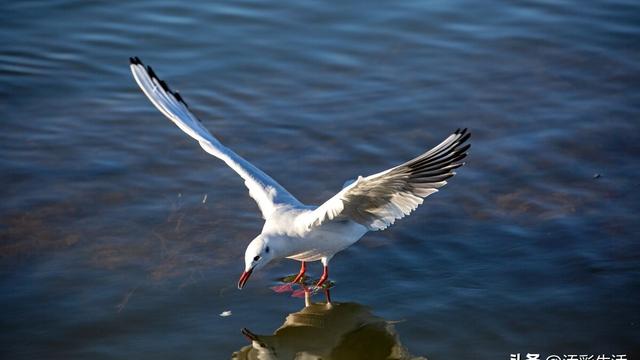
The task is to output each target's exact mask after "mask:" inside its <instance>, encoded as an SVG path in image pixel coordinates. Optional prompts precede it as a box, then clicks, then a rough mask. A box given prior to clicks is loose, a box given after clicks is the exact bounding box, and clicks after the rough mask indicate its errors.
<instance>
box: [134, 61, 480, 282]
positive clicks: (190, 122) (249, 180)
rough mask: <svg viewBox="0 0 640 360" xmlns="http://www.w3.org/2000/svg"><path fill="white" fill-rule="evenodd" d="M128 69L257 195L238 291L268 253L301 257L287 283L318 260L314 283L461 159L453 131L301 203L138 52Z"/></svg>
mask: <svg viewBox="0 0 640 360" xmlns="http://www.w3.org/2000/svg"><path fill="white" fill-rule="evenodd" d="M129 60H130V68H131V72H132V73H133V77H134V79H135V81H136V82H137V83H138V85H139V86H140V88H141V89H142V91H143V92H144V93H145V95H147V97H148V98H149V100H151V103H153V105H155V107H156V108H157V109H158V110H160V112H162V113H163V114H164V115H165V116H166V117H168V118H169V120H171V121H173V122H174V123H175V124H176V125H177V126H178V127H179V128H180V129H181V130H182V131H184V132H185V133H186V134H187V135H189V136H190V137H192V138H193V139H195V140H196V141H198V143H199V144H200V146H201V147H202V148H203V149H204V151H206V152H207V153H209V154H211V155H213V156H215V157H217V158H218V159H220V160H222V161H224V162H225V163H226V164H227V165H228V166H229V167H230V168H231V169H233V170H234V171H235V172H236V173H238V175H240V177H241V178H242V179H243V180H244V184H245V186H246V187H247V188H248V189H249V195H250V196H251V197H252V198H253V199H254V200H255V201H256V203H257V204H258V207H259V208H260V212H261V213H262V217H263V218H264V226H263V228H262V232H261V233H260V234H259V235H258V236H256V237H255V238H254V239H253V240H252V241H251V242H250V243H249V245H248V246H247V249H246V251H245V255H244V262H245V266H244V271H243V272H242V275H241V276H240V279H239V280H238V289H242V288H243V287H244V286H245V284H246V283H247V280H249V277H250V276H251V274H252V273H253V272H255V271H257V270H259V269H260V268H262V267H264V266H265V265H266V264H268V263H269V262H271V261H272V260H275V259H282V258H287V259H293V260H297V261H300V263H301V264H300V271H299V273H298V275H297V276H296V277H295V278H294V279H293V281H292V282H291V283H292V284H293V283H296V282H299V281H300V280H302V279H303V278H304V275H305V272H306V264H307V262H312V261H318V260H319V261H320V262H321V263H322V266H323V272H322V276H321V277H320V279H319V280H318V282H317V283H316V284H315V289H319V288H320V287H321V286H322V285H323V284H324V283H325V281H326V280H327V278H328V276H329V261H330V260H331V258H333V256H334V255H335V254H336V253H338V252H340V251H342V250H344V249H346V248H347V247H349V246H351V245H353V244H354V243H355V242H357V241H358V240H359V239H360V238H361V237H362V236H363V235H364V234H366V233H367V232H369V231H379V230H384V229H386V228H387V227H389V226H390V225H392V224H393V223H394V222H395V221H396V220H398V219H400V218H403V217H405V216H407V215H409V214H410V213H411V212H412V211H413V210H415V209H416V208H417V207H418V206H419V205H420V204H422V202H423V200H424V198H426V197H427V196H429V195H431V194H433V193H435V192H437V191H438V189H439V188H440V187H442V186H444V185H445V184H447V179H449V178H450V177H452V176H454V175H455V172H454V170H455V169H457V168H459V167H460V166H462V165H464V162H462V160H463V159H464V158H465V157H466V156H467V150H468V149H469V147H470V144H468V143H467V144H465V142H466V141H467V140H468V139H469V137H470V135H471V134H470V133H469V132H468V131H467V129H464V130H460V129H458V130H456V131H455V132H454V133H452V134H451V135H449V136H448V137H447V138H446V139H444V141H442V142H441V143H440V144H438V145H436V146H435V147H434V148H432V149H431V150H429V151H427V152H425V153H423V154H421V155H419V156H417V157H415V158H413V159H411V160H409V161H407V162H405V163H403V164H400V165H398V166H395V167H392V168H390V169H387V170H384V171H381V172H378V173H376V174H373V175H369V176H366V177H363V176H358V177H357V178H356V179H354V180H350V181H347V182H345V184H344V186H343V188H342V190H340V191H339V192H338V193H337V194H335V195H334V196H333V197H332V198H330V199H329V200H327V201H326V202H325V203H324V204H322V205H320V206H310V205H305V204H303V203H302V202H300V201H299V200H298V199H296V198H295V197H294V196H293V195H291V194H290V193H289V192H288V191H287V190H286V189H285V188H284V187H282V185H280V184H278V183H277V182H276V181H275V180H273V179H272V178H271V177H270V176H269V175H267V174H265V173H264V172H263V171H261V170H260V169H258V168H257V167H256V166H254V165H253V164H251V163H250V162H248V161H247V160H245V159H244V158H242V157H241V156H240V155H238V154H236V153H235V152H233V151H232V150H231V149H229V148H228V147H226V146H224V145H223V144H222V143H220V141H218V139H216V138H215V137H214V136H213V135H212V134H211V133H210V132H209V130H207V128H206V127H205V126H204V125H203V124H202V122H201V121H200V120H199V119H198V118H197V117H196V116H195V115H194V114H193V113H192V112H191V110H190V109H189V106H188V105H187V103H186V102H185V101H184V99H183V98H182V96H181V95H180V94H179V93H178V92H176V91H173V90H171V89H170V88H169V86H168V85H167V84H166V83H165V82H164V81H162V80H160V78H158V76H157V75H156V73H155V72H154V71H153V69H152V68H151V67H150V66H145V65H144V64H143V63H142V61H141V60H140V59H139V58H138V57H132V58H130V59H129Z"/></svg>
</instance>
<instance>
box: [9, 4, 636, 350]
mask: <svg viewBox="0 0 640 360" xmlns="http://www.w3.org/2000/svg"><path fill="white" fill-rule="evenodd" d="M1 9H2V11H0V99H2V100H0V119H1V120H0V153H1V154H2V156H1V157H0V181H1V184H2V186H1V187H0V192H1V195H2V197H1V198H2V202H0V309H2V310H1V312H0V329H2V331H1V332H0V355H1V357H2V358H3V359H36V358H37V359H114V358H115V359H127V358H135V359H173V358H181V359H184V358H214V359H225V358H230V357H231V356H232V354H233V353H234V352H238V351H240V350H241V349H242V348H243V347H246V346H247V345H249V342H248V340H247V339H245V337H243V336H242V335H241V333H240V329H241V328H243V327H246V328H249V329H250V330H251V331H252V332H254V333H256V334H265V335H269V334H273V333H274V331H275V330H276V329H277V328H279V327H280V326H281V325H282V324H283V322H284V321H285V318H286V317H287V315H289V314H294V315H292V318H295V317H296V316H298V315H295V314H297V313H298V312H299V311H300V310H301V309H302V308H303V305H304V303H303V301H302V300H301V299H298V298H291V297H289V296H288V295H287V294H275V293H274V292H273V291H272V290H270V289H269V287H270V286H273V285H275V284H276V283H277V279H278V278H280V277H282V276H284V275H287V274H291V273H294V272H296V271H297V266H298V264H297V263H295V262H292V261H282V262H279V263H277V264H274V265H273V266H270V267H268V268H266V269H265V270H264V271H262V272H261V273H257V274H255V276H254V277H252V279H251V281H250V282H249V284H248V286H247V288H245V289H244V290H243V291H238V290H237V289H235V284H236V281H237V278H238V276H239V274H240V272H241V271H242V268H243V264H242V254H243V253H244V248H245V246H246V245H247V244H248V242H249V241H250V240H251V239H252V238H253V237H254V236H255V235H256V234H257V233H259V231H260V229H261V227H262V221H261V219H260V216H259V213H258V212H257V207H256V206H255V204H254V203H253V201H252V200H251V199H250V198H249V197H248V196H247V193H246V189H245V188H244V186H243V184H242V181H241V180H240V179H239V178H238V177H237V175H236V174H235V173H233V172H232V171H230V170H229V169H228V168H226V167H225V166H224V165H223V164H222V163H221V162H219V161H218V160H216V159H215V158H212V157H211V156H209V155H207V154H206V153H204V152H203V151H202V150H201V149H200V148H199V147H198V146H197V144H195V143H193V141H190V140H188V139H187V137H186V136H185V135H184V134H182V133H181V132H180V131H179V130H178V129H177V128H176V127H175V126H174V125H172V124H171V123H170V122H169V121H167V120H166V119H164V118H163V116H162V115H161V114H160V113H159V112H158V111H156V110H155V109H154V108H153V107H152V106H151V105H150V104H149V103H148V101H147V99H146V98H145V97H144V95H143V94H142V93H141V92H140V91H139V90H138V89H137V87H136V85H135V83H134V81H133V80H132V78H131V76H130V73H129V69H128V58H129V57H130V56H139V57H141V58H142V59H143V60H144V61H145V62H146V63H149V64H151V65H153V66H154V68H155V69H156V71H157V72H158V73H159V74H160V75H161V76H162V77H163V78H165V79H166V80H167V82H168V83H169V84H170V85H171V86H172V87H173V88H175V89H177V90H179V91H180V92H181V93H182V95H183V96H184V97H185V99H186V101H187V102H188V103H189V105H190V107H191V108H192V109H193V111H194V112H196V113H197V114H198V115H199V116H200V118H202V119H203V122H204V123H205V124H206V125H207V126H208V127H209V128H210V129H211V130H212V132H214V133H215V134H216V136H218V137H219V138H220V139H221V141H223V142H224V143H225V144H226V145H228V146H229V147H231V148H232V149H234V150H236V151H237V152H238V153H239V154H241V155H242V156H244V157H246V158H247V159H249V160H250V161H251V162H253V163H254V164H256V165H257V166H259V167H260V168H262V169H263V170H264V171H266V172H267V173H269V174H271V175H272V176H273V177H274V178H275V179H276V180H278V181H279V182H280V183H281V184H282V185H284V186H285V187H287V188H288V189H289V190H290V191H291V192H292V193H293V194H294V195H296V196H297V197H298V198H299V199H300V200H302V201H304V202H307V203H312V204H314V203H315V204H319V203H322V202H323V201H324V200H326V199H328V198H329V197H330V196H332V195H333V194H334V193H335V192H336V191H337V190H338V189H339V188H340V187H341V185H342V184H343V182H344V181H345V180H347V179H351V178H353V177H354V176H357V175H368V174H371V173H374V172H377V171H380V170H383V169H386V168H388V167H391V166H394V165H397V164H399V163H401V162H403V161H405V160H407V159H410V158H412V157H413V156H415V155H418V154H420V153H421V152H422V151H424V150H426V149H428V148H429V147H431V146H433V145H435V144H436V143H438V142H439V141H440V140H441V139H442V138H444V137H445V136H446V135H448V134H449V132H450V131H453V130H455V129H456V128H459V127H468V128H469V129H470V130H471V132H472V134H473V135H472V140H471V142H472V148H471V152H470V155H469V158H468V162H467V164H466V166H464V167H463V168H461V169H460V170H459V171H458V176H456V177H455V178H453V179H452V181H450V183H449V185H447V186H446V187H445V188H443V189H442V191H440V192H439V193H437V194H435V195H432V196H431V197H429V198H428V199H427V201H425V204H424V205H423V206H422V207H421V208H420V209H419V210H418V211H417V212H415V213H414V214H413V215H412V216H410V217H408V218H406V219H403V220H401V221H399V222H397V223H396V224H395V225H394V226H393V227H392V228H390V229H389V230H387V231H384V232H377V233H370V234H368V235H366V236H365V237H364V238H363V239H362V240H361V241H360V242H359V243H358V244H356V245H355V246H353V247H351V248H349V249H347V250H346V251H344V252H342V253H340V254H338V255H337V256H336V257H335V258H334V259H333V261H332V272H331V278H332V280H333V281H335V282H336V286H335V288H334V289H333V293H332V296H333V300H334V302H336V303H337V304H340V303H350V304H354V305H344V306H342V307H338V308H337V309H338V310H340V311H342V312H339V311H338V310H336V311H335V312H333V313H332V312H331V311H329V312H328V313H327V312H323V311H324V310H323V311H320V312H319V313H317V314H315V315H313V316H316V319H319V320H318V321H320V323H322V324H326V328H325V330H326V331H328V332H331V334H333V335H335V336H336V337H337V338H338V339H342V340H344V339H350V340H349V341H351V342H347V341H346V340H345V341H343V343H345V344H348V346H347V345H345V346H347V348H349V349H350V350H353V352H352V353H351V355H349V356H348V357H350V358H356V356H358V355H355V354H365V351H364V350H363V349H370V350H371V349H373V350H375V351H377V352H375V351H374V354H375V355H371V354H370V353H369V354H368V355H366V356H367V357H366V358H375V357H376V356H377V357H379V358H385V357H387V356H388V353H385V351H386V350H384V349H382V348H383V347H381V349H382V350H380V349H378V348H377V347H375V345H380V344H381V342H380V341H382V340H380V341H378V340H375V339H394V340H393V341H391V342H392V343H393V342H396V343H401V345H400V348H402V349H404V350H403V351H404V352H405V355H406V357H409V355H408V354H411V356H415V357H418V356H422V357H427V358H429V359H497V360H500V359H509V357H510V354H513V353H522V354H526V353H540V354H541V355H542V358H545V357H546V356H548V355H550V354H560V355H563V354H595V355H597V354H603V353H604V354H626V355H627V356H628V358H630V359H635V358H636V357H638V356H640V345H639V344H640V342H639V341H638V339H640V243H639V240H640V239H639V234H640V224H639V223H638V212H639V210H640V202H639V201H640V198H639V196H638V191H637V190H638V186H639V185H640V167H639V166H638V156H640V62H639V61H638V60H639V59H640V41H639V39H640V4H639V3H638V2H637V1H630V0H628V1H627V0H616V1H607V2H604V1H601V2H598V1H577V0H575V1H561V0H560V1H510V2H509V1H498V0H490V1H482V2H472V1H406V2H397V3H378V2H375V3H374V2H349V3H347V2H334V3H330V4H329V3H322V2H300V1H288V0H287V1H278V2H260V1H226V2H216V3H211V2H190V3H188V4H187V3H182V2H178V1H169V0H162V1H155V2H151V1H145V2H136V3H130V4H125V3H115V2H108V1H71V0H59V1H16V2H5V3H3V4H2V5H1ZM205 195H206V197H207V200H206V201H204V202H203V199H204V197H205ZM310 270H311V272H312V273H313V275H315V276H318V273H319V271H320V269H319V264H311V266H310ZM314 301H318V302H321V301H323V298H322V297H321V296H317V297H315V298H314ZM227 310H230V311H231V312H232V315H231V316H228V317H221V316H219V314H220V313H222V312H223V311H227ZM327 314H329V315H327ZM332 314H333V315H332ZM337 314H342V315H340V316H338V315H337ZM331 316H333V318H336V317H337V318H338V319H342V320H341V321H343V322H345V321H347V320H348V321H351V322H350V323H349V324H351V325H349V326H346V325H344V326H343V325H340V326H343V328H341V329H342V330H344V331H351V333H349V334H351V335H349V336H343V337H340V336H338V335H339V334H342V333H341V332H340V331H342V330H340V331H338V330H336V329H337V328H336V327H332V326H333V325H331V326H330V325H328V324H330V323H331V322H330V320H329V319H331V318H332V317H331ZM353 319H355V320H353ZM323 321H324V322H323ZM385 321H389V322H392V329H385V330H384V331H383V330H380V329H381V325H380V324H383V323H384V322H385ZM340 324H343V323H340ZM367 324H368V325H367ZM335 326H338V325H335ZM320 328H321V329H322V326H320ZM288 329H293V330H292V331H293V335H292V336H294V338H295V339H297V340H295V341H294V343H295V345H296V346H303V345H305V344H307V342H308V341H309V338H308V336H307V335H305V334H307V333H306V332H304V331H302V330H301V329H298V328H296V327H293V328H288ZM296 329H297V330H300V331H297V332H296ZM314 329H315V328H314ZM345 329H346V330H345ZM354 329H356V330H354ZM357 329H367V331H372V333H366V334H374V333H375V334H374V335H375V336H374V335H367V336H360V337H358V336H357V335H358V334H356V333H353V331H357ZM372 329H373V330H372ZM376 329H377V330H376ZM314 331H315V330H314ZM318 331H320V330H318ZM376 331H377V332H376ZM354 334H355V335H354ZM360 335H362V334H360ZM305 336H307V337H306V338H305ZM313 336H318V335H317V334H316V335H313ZM376 336H379V337H376ZM354 339H355V340H354ZM318 341H319V340H318ZM311 343H313V342H311ZM320 343H321V342H320V341H319V344H320ZM322 344H324V343H322ZM282 346H284V345H282ZM287 346H289V345H287ZM292 346H293V345H290V346H289V348H291V347H292ZM305 346H306V345H305ZM322 346H324V345H322ZM358 346H360V348H358ZM354 349H355V350H354ZM359 349H360V350H362V351H360V350H359ZM373 350H371V351H373ZM242 351H244V353H243V352H241V353H238V354H240V355H241V354H245V353H246V352H247V351H249V350H248V349H247V348H244V350H242ZM251 351H254V350H251ZM251 351H249V354H248V356H256V354H255V352H254V353H251ZM255 351H257V350H255ZM358 351H360V352H358ZM285 353H286V352H285V351H284V350H282V351H281V352H280V354H285ZM240 355H237V356H240ZM324 356H326V355H324ZM332 356H333V358H335V359H337V358H340V357H339V354H338V353H337V352H335V353H334V354H333V355H332ZM362 356H365V355H362ZM249 358H251V357H249ZM254 358H255V357H254ZM343 358H344V357H343Z"/></svg>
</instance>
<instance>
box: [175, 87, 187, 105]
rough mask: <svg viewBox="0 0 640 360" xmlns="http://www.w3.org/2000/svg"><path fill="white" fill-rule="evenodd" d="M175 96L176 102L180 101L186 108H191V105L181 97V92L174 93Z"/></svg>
mask: <svg viewBox="0 0 640 360" xmlns="http://www.w3.org/2000/svg"><path fill="white" fill-rule="evenodd" d="M173 96H175V97H176V100H178V101H180V102H181V103H183V104H184V106H186V107H189V105H188V104H187V102H186V101H184V99H183V98H182V95H180V93H179V92H177V91H176V92H174V93H173Z"/></svg>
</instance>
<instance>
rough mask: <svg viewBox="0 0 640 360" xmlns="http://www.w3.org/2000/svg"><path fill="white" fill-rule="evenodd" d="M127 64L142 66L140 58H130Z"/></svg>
mask: <svg viewBox="0 0 640 360" xmlns="http://www.w3.org/2000/svg"><path fill="white" fill-rule="evenodd" d="M129 63H130V64H131V65H142V61H141V60H140V58H139V57H137V56H134V57H130V58H129Z"/></svg>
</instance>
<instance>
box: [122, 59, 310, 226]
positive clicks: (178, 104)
mask: <svg viewBox="0 0 640 360" xmlns="http://www.w3.org/2000/svg"><path fill="white" fill-rule="evenodd" d="M129 60H130V67H131V72H132V73H133V77H134V78H135V80H136V82H137V83H138V85H139V86H140V88H141V89H142V91H143V92H144V93H145V95H147V97H148V98H149V100H151V102H152V103H153V105H155V107H156V108H157V109H158V110H160V112H162V113H163V114H164V115H165V116H166V117H167V118H169V119H170V120H171V121H173V123H175V124H176V125H177V126H178V127H179V128H180V129H181V130H182V131H184V132H185V133H187V135H189V136H191V137H192V138H194V139H195V140H197V141H198V143H199V144H200V146H201V147H202V148H203V149H204V150H205V151H206V152H208V153H209V154H211V155H213V156H215V157H217V158H219V159H221V160H222V161H224V162H225V163H226V164H227V165H228V166H229V167H230V168H232V169H233V170H234V171H235V172H237V173H238V175H240V176H241V177H242V178H243V179H244V183H245V185H246V187H247V188H248V189H249V195H250V196H251V197H252V198H253V199H254V200H255V201H256V202H257V203H258V207H259V208H260V211H261V212H262V216H263V217H264V218H265V219H267V218H268V217H269V216H270V215H271V214H272V212H273V210H274V209H275V207H276V206H277V205H279V204H286V205H294V206H302V204H301V203H300V202H299V201H298V200H297V199H296V198H295V197H294V196H293V195H291V194H290V193H289V192H287V191H286V190H285V189H284V188H283V187H282V186H281V185H280V184H278V183H277V182H276V181H275V180H273V179H272V178H271V177H269V176H268V175H267V174H265V173H264V172H262V171H261V170H260V169H258V168H257V167H255V166H254V165H252V164H251V163H249V162H248V161H246V160H245V159H243V158H242V157H241V156H240V155H238V154H236V153H235V152H233V151H232V150H230V149H229V148H227V147H225V146H224V145H222V144H221V143H220V142H219V141H218V139H216V138H215V137H214V136H213V135H212V134H211V133H210V132H209V130H207V128H206V127H205V126H204V125H203V124H202V122H200V120H199V119H198V118H197V117H196V116H195V115H194V114H193V113H192V112H191V111H190V110H189V106H188V105H187V103H186V102H185V101H184V99H183V98H182V96H181V95H180V94H179V93H178V92H175V91H172V90H171V89H170V88H169V86H168V85H167V83H165V82H164V81H162V80H160V78H158V76H157V75H156V74H155V72H154V71H153V69H152V68H151V67H150V66H145V65H144V64H143V63H142V61H140V59H139V58H137V57H133V58H130V59H129Z"/></svg>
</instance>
